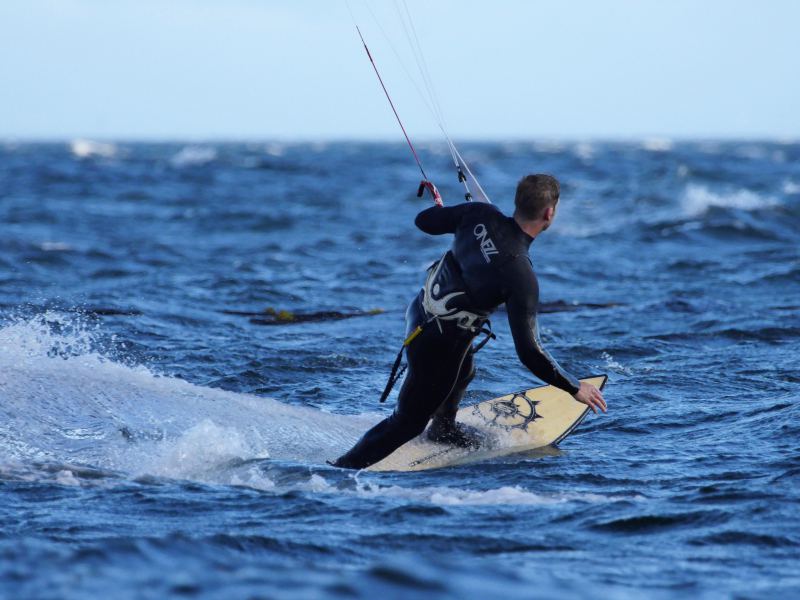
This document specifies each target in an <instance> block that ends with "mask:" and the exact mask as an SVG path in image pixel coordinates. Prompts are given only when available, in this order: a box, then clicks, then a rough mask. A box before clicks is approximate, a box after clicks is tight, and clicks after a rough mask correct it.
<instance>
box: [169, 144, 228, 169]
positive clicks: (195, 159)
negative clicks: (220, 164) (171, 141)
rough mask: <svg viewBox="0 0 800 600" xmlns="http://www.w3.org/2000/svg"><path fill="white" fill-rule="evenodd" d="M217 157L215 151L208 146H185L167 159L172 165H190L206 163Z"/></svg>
mask: <svg viewBox="0 0 800 600" xmlns="http://www.w3.org/2000/svg"><path fill="white" fill-rule="evenodd" d="M216 158H217V151H216V150H215V149H214V148H211V147H208V146H186V147H184V148H181V149H180V150H179V151H178V152H176V153H175V155H174V156H173V157H172V158H170V159H169V162H170V163H171V164H172V166H174V167H178V168H180V167H191V166H196V165H205V164H208V163H210V162H212V161H214V160H216Z"/></svg>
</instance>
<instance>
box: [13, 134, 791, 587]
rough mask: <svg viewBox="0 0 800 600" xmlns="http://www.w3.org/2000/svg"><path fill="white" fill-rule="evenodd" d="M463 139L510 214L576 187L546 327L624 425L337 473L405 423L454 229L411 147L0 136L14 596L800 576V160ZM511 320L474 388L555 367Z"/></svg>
mask: <svg viewBox="0 0 800 600" xmlns="http://www.w3.org/2000/svg"><path fill="white" fill-rule="evenodd" d="M463 150H464V154H465V157H466V159H467V160H468V161H470V164H471V165H472V166H473V167H474V170H475V171H476V173H477V174H478V176H479V177H480V178H481V180H482V183H483V184H484V186H485V187H486V188H487V191H489V193H490V195H491V196H492V197H493V198H494V199H495V200H496V201H497V203H498V204H499V205H500V207H501V208H503V209H505V210H509V208H510V198H511V197H512V194H513V189H514V185H515V183H516V181H517V179H518V178H519V177H520V176H521V175H522V174H524V173H527V172H530V171H546V172H552V173H554V174H556V175H557V176H558V177H559V178H560V179H561V180H562V183H563V188H562V189H563V198H564V201H563V202H562V206H561V207H560V210H559V212H560V215H559V218H558V220H557V221H556V225H555V226H554V227H553V228H552V230H551V231H550V232H548V233H547V234H546V235H544V236H542V237H541V239H539V240H537V241H536V243H535V244H534V246H533V252H532V256H533V261H534V264H535V266H536V269H537V272H538V273H539V277H540V284H541V288H542V300H543V301H544V302H547V303H551V304H550V306H552V307H553V311H551V312H547V314H544V315H543V316H542V317H541V324H542V333H543V337H544V339H545V343H546V344H547V345H548V347H549V348H550V349H551V351H552V352H553V353H554V354H555V355H556V356H557V357H558V358H559V359H560V361H561V362H563V363H564V364H565V365H566V366H567V367H568V368H570V369H572V370H574V371H576V372H578V373H581V374H588V373H608V374H609V376H610V379H609V383H608V388H607V398H608V400H609V405H610V408H611V411H610V412H609V413H608V414H607V415H604V416H601V417H593V418H590V419H588V420H587V421H586V422H585V423H584V424H583V425H582V426H581V427H580V428H579V430H578V431H576V432H575V434H574V435H573V436H571V437H570V438H569V439H568V440H567V441H565V442H564V444H562V447H561V448H560V449H559V450H552V451H549V452H532V453H528V454H526V455H522V456H515V457H509V458H502V459H497V460H495V461H491V462H487V463H483V464H477V465H471V466H464V467H458V468H453V469H447V470H442V471H437V472H431V473H419V474H406V475H400V474H363V473H362V474H359V475H357V476H356V475H354V474H351V473H341V472H339V471H336V470H333V469H329V468H327V467H326V466H324V459H326V458H331V457H332V456H335V455H336V453H337V452H339V451H340V450H341V449H343V448H344V447H345V446H347V444H349V443H350V442H351V441H352V440H353V439H354V438H355V437H356V436H357V435H358V433H359V432H361V431H362V430H363V429H364V428H365V427H367V426H368V424H369V423H371V422H373V421H374V420H375V419H376V418H378V415H379V414H385V413H386V411H388V410H391V401H390V402H389V403H388V405H387V406H386V407H381V406H379V405H377V403H376V397H377V394H378V391H379V390H380V389H381V388H382V386H383V383H384V381H385V377H386V375H387V372H388V368H389V366H390V364H391V361H392V360H393V358H394V353H395V352H396V346H397V344H398V343H399V340H400V338H401V336H402V333H403V323H402V317H403V312H404V309H405V304H406V302H407V301H408V299H409V298H410V297H411V296H412V295H413V294H414V293H415V291H416V289H418V286H419V284H420V277H421V274H422V272H423V270H424V268H425V266H426V265H427V264H429V262H430V261H431V260H433V259H434V258H436V256H437V255H438V254H439V253H441V251H442V250H443V248H444V247H445V246H446V242H445V241H443V240H439V239H433V238H429V237H427V236H424V235H422V234H421V233H420V232H417V231H415V230H414V229H413V227H412V221H413V216H414V215H415V213H416V211H418V210H419V209H420V208H421V206H424V205H423V204H420V201H419V200H417V199H416V198H415V196H414V191H415V188H416V180H415V179H414V174H413V170H412V169H411V168H410V166H409V163H408V157H407V156H406V150H405V149H404V148H403V146H402V145H400V144H357V143H328V144H288V143H250V144H235V143H230V144H228V143H214V144H205V143H204V144H178V143H175V144H126V143H118V144H105V145H103V144H100V145H97V144H94V145H92V144H89V145H86V144H83V143H79V142H75V143H72V144H12V143H6V144H0V228H2V231H1V233H2V235H0V308H1V309H2V325H1V326H0V490H1V492H0V493H2V497H3V502H2V503H0V596H2V597H13V598H89V597H100V596H103V597H105V596H107V595H108V590H114V594H113V596H114V597H116V598H162V597H170V596H187V597H203V598H231V597H254V598H255V597H258V598H262V597H281V598H308V597H343V598H352V597H375V596H380V595H384V596H386V597H389V598H393V597H404V598H405V597H425V598H466V597H487V596H488V597H504V598H531V597H542V598H553V597H558V598H573V597H575V598H585V597H608V598H640V597H649V598H662V597H664V598H671V597H687V596H690V597H699V598H727V597H737V598H760V597H763V598H774V597H782V598H783V597H787V598H788V597H793V596H797V595H798V594H800V575H798V570H797V564H798V559H800V519H799V518H798V512H797V508H796V507H797V505H798V502H799V501H800V494H799V493H798V490H799V489H800V488H798V481H799V480H800V442H798V440H800V425H798V423H800V409H799V408H798V406H800V405H799V404H798V401H799V400H800V387H799V386H800V375H798V352H797V348H798V341H799V340H798V338H800V302H799V301H798V298H800V245H798V239H800V238H798V232H800V168H798V165H800V145H798V144H790V143H772V142H711V141H703V142H683V143H675V144H673V145H671V146H670V147H664V148H660V147H659V149H657V150H655V149H654V147H653V146H651V145H648V144H637V143H591V144H590V143H544V142H514V143H480V144H470V145H467V146H465V148H464V149H463ZM422 152H423V159H424V160H425V162H426V167H427V168H428V170H429V171H430V172H432V173H436V174H437V175H436V179H437V184H439V187H440V188H441V189H442V191H443V192H444V195H445V198H446V199H448V200H450V201H455V199H456V198H459V197H460V196H459V191H458V187H457V185H455V184H456V183H457V182H453V181H452V178H448V176H449V170H448V169H449V165H448V160H449V156H448V155H447V153H446V151H445V148H443V147H441V146H437V145H428V146H425V147H423V149H422ZM376 308H377V309H382V310H383V312H382V313H380V314H376V315H372V316H363V317H355V318H350V319H344V320H336V321H326V320H319V321H314V320H309V321H305V322H299V323H292V324H286V325H281V326H264V325H259V324H258V319H253V318H251V317H249V316H246V315H245V314H231V311H233V312H234V313H236V312H239V313H254V314H258V313H261V312H263V311H264V310H266V309H275V310H287V311H292V312H294V313H297V314H307V313H314V312H317V311H337V312H359V311H369V310H371V309H376ZM567 308H569V310H567ZM504 319H505V316H504V313H503V312H502V311H500V312H498V314H497V315H496V318H495V319H494V322H495V328H496V330H497V331H498V333H499V334H500V335H499V339H498V340H497V341H496V342H495V343H493V344H491V345H489V346H488V347H487V348H486V349H485V350H483V351H482V352H481V354H480V355H479V359H478V377H477V379H476V381H475V382H474V384H473V386H472V388H471V390H470V391H469V392H468V396H467V401H477V400H480V399H484V398H486V397H487V396H491V395H499V394H502V393H506V392H508V391H509V390H510V389H517V388H519V387H522V386H523V385H524V384H525V383H526V382H529V381H531V379H530V378H529V377H528V376H527V375H526V374H525V373H524V371H523V369H522V367H520V366H519V365H518V364H517V363H516V361H515V360H514V359H513V344H512V342H511V340H510V336H509V334H508V330H507V326H506V325H505V323H504ZM187 382H188V383H187ZM249 394H252V395H249ZM271 399H275V400H277V401H279V402H275V401H274V400H271Z"/></svg>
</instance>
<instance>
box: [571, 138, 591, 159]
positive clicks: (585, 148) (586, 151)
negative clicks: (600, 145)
mask: <svg viewBox="0 0 800 600" xmlns="http://www.w3.org/2000/svg"><path fill="white" fill-rule="evenodd" d="M573 152H575V156H577V157H578V158H580V159H581V160H591V159H592V158H593V157H594V146H592V144H590V143H589V142H581V143H579V144H576V145H575V148H574V149H573Z"/></svg>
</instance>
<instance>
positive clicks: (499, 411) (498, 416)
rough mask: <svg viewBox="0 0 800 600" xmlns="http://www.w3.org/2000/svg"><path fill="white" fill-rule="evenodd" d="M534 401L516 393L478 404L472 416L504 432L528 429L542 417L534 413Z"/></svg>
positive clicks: (535, 402) (536, 402)
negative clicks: (476, 416) (500, 428)
mask: <svg viewBox="0 0 800 600" xmlns="http://www.w3.org/2000/svg"><path fill="white" fill-rule="evenodd" d="M537 404H539V402H538V401H536V400H531V399H530V398H528V397H527V396H526V395H525V394H524V393H517V394H512V395H510V396H507V397H506V398H504V399H503V398H501V399H499V400H497V401H495V402H484V403H481V404H478V405H477V406H476V407H475V408H474V409H473V410H472V414H474V415H478V416H480V417H481V418H483V420H484V421H486V423H487V424H488V425H493V426H495V427H502V428H503V429H505V430H506V431H509V430H511V429H522V430H523V431H524V430H526V429H527V428H528V425H530V424H531V423H533V421H535V420H536V419H541V418H542V416H541V415H540V414H538V413H537V412H536V405H537Z"/></svg>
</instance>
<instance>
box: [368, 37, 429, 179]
mask: <svg viewBox="0 0 800 600" xmlns="http://www.w3.org/2000/svg"><path fill="white" fill-rule="evenodd" d="M356 31H358V37H360V38H361V43H362V44H364V50H366V51H367V56H368V57H369V62H371V63H372V68H373V69H375V75H377V76H378V81H380V82H381V87H382V88H383V93H384V94H386V99H387V100H388V101H389V106H391V107H392V112H393V113H394V116H395V118H396V119H397V124H398V125H400V129H402V130H403V135H404V136H405V137H406V142H408V147H409V148H411V153H412V154H413V155H414V160H416V161H417V166H418V167H419V170H420V172H421V173H422V178H423V179H428V176H427V175H425V169H423V168H422V162H420V160H419V156H418V155H417V151H416V150H414V144H412V143H411V138H409V137H408V133H406V128H405V127H403V122H402V121H401V120H400V115H398V114H397V109H396V108H395V107H394V102H392V97H391V96H389V92H388V90H387V89H386V86H385V85H384V84H383V78H382V77H381V74H380V73H379V72H378V67H377V65H376V64H375V61H374V60H373V59H372V54H371V53H370V51H369V48H368V47H367V42H365V41H364V36H363V35H361V29H359V28H358V25H356Z"/></svg>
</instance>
